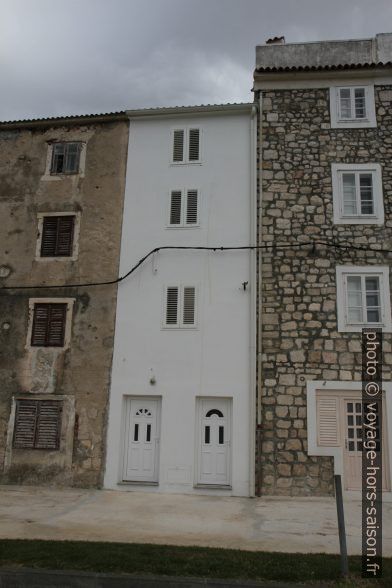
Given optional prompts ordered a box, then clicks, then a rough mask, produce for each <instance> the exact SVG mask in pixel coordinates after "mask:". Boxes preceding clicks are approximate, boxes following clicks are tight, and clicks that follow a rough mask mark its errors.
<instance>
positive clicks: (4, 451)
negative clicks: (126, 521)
mask: <svg viewBox="0 0 392 588" xmlns="http://www.w3.org/2000/svg"><path fill="white" fill-rule="evenodd" d="M49 124H50V123H49ZM52 141H82V142H84V143H85V145H86V160H85V169H84V173H83V174H76V175H70V176H53V177H51V178H50V177H47V174H46V175H45V169H46V161H47V154H48V146H49V144H50V142H52ZM127 145H128V122H127V120H126V119H125V118H124V117H123V120H116V121H112V122H110V121H105V122H102V123H94V122H91V123H89V124H87V123H81V124H75V123H74V124H71V123H69V124H64V126H53V127H49V125H47V126H46V127H45V126H38V127H36V128H24V127H23V125H21V126H20V127H16V128H13V129H11V130H10V129H7V130H4V129H3V127H2V126H1V125H0V218H1V220H2V222H1V226H0V255H1V260H0V265H1V266H2V271H1V273H0V349H1V352H0V384H1V396H0V472H1V477H0V479H1V481H2V482H6V483H29V484H35V483H38V484H50V483H56V484H71V485H77V486H85V487H88V486H97V485H99V484H100V483H101V478H102V466H103V463H104V461H103V457H104V455H103V454H104V441H105V433H106V417H107V415H106V409H107V402H108V393H109V383H110V370H111V362H112V347H113V336H114V320H115V309H116V296H117V286H116V285H112V286H93V287H78V288H75V287H71V286H68V287H67V285H71V284H83V283H90V282H100V281H106V280H112V279H115V278H116V277H117V275H118V263H119V248H120V236H121V222H122V209H123V198H124V184H125V167H126V154H127ZM43 212H44V213H48V212H77V213H79V214H80V235H79V255H78V258H77V259H76V260H75V261H73V260H71V259H50V260H49V259H45V260H42V259H36V257H35V256H36V243H37V226H38V225H37V223H38V220H37V214H38V213H43ZM50 284H60V285H64V287H61V288H56V289H50V288H41V289H37V288H35V287H34V286H36V285H50ZM1 286H30V288H28V289H20V290H17V289H11V290H2V289H1ZM31 298H50V299H53V301H55V299H56V298H74V299H75V302H74V305H73V313H72V325H71V338H70V345H69V347H68V348H67V349H59V351H58V354H54V355H56V357H55V363H53V362H52V363H51V352H53V351H56V350H53V349H50V350H49V349H48V352H47V353H40V352H42V351H45V348H43V349H39V348H30V349H29V344H28V343H29V342H28V341H27V329H28V324H29V299H31ZM37 349H38V350H39V353H38V354H37V353H36V355H34V353H35V352H36V351H37ZM52 355H53V353H52ZM33 356H34V357H33ZM41 356H42V357H41ZM43 356H44V357H43ZM42 394H45V395H46V396H45V397H46V398H51V397H55V396H58V397H62V398H64V399H65V400H66V402H65V404H66V410H65V411H64V412H66V413H67V414H66V418H67V425H65V424H64V423H63V430H64V435H65V436H66V438H64V443H63V445H64V447H63V450H62V451H51V450H37V449H35V450H26V449H14V448H13V447H12V438H11V439H10V433H9V431H10V425H12V418H11V419H10V411H11V406H12V399H13V398H14V399H15V398H18V397H21V396H23V397H24V398H26V395H27V397H28V396H29V395H30V397H31V398H38V397H39V398H41V397H42ZM38 395H39V396H38ZM64 418H65V417H64ZM70 424H72V428H73V430H71V431H69V427H70ZM65 429H67V431H68V432H67V431H65ZM7 436H8V439H7ZM4 466H5V469H4Z"/></svg>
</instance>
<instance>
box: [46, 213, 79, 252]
mask: <svg viewBox="0 0 392 588" xmlns="http://www.w3.org/2000/svg"><path fill="white" fill-rule="evenodd" d="M74 225H75V215H69V216H44V217H43V224H42V236H41V257H71V256H72V252H73V237H74Z"/></svg>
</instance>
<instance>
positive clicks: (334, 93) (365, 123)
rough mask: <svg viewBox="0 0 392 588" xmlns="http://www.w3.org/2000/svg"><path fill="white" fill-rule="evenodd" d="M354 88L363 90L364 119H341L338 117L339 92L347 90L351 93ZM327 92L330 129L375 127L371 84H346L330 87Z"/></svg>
mask: <svg viewBox="0 0 392 588" xmlns="http://www.w3.org/2000/svg"><path fill="white" fill-rule="evenodd" d="M355 88H363V89H364V90H365V105H366V118H350V119H347V118H342V117H341V116H340V90H345V89H349V90H350V91H353V90H354V89H355ZM329 90H330V94H329V95H330V100H329V103H330V114H331V128H333V129H338V128H346V129H347V128H349V129H363V128H367V127H376V126H377V120H376V109H375V103H374V85H373V84H348V85H345V86H332V87H330V89H329Z"/></svg>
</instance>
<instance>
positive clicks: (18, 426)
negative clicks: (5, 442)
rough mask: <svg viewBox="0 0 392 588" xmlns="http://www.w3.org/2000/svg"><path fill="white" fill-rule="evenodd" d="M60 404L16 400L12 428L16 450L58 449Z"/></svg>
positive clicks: (46, 401) (56, 402) (53, 401)
mask: <svg viewBox="0 0 392 588" xmlns="http://www.w3.org/2000/svg"><path fill="white" fill-rule="evenodd" d="M61 415H62V403H61V402H59V401H56V400H17V401H16V414H15V426H14V442H13V446H14V447H15V448H16V449H58V448H59V446H60V434H61Z"/></svg>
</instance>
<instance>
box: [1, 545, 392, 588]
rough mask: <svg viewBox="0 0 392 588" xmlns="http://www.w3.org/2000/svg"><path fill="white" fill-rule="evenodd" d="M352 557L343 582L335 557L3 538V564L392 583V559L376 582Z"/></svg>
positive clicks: (354, 583) (356, 583)
mask: <svg viewBox="0 0 392 588" xmlns="http://www.w3.org/2000/svg"><path fill="white" fill-rule="evenodd" d="M349 559H350V562H349V565H350V573H351V578H350V580H348V581H347V580H346V581H345V582H342V581H341V580H340V579H339V556H337V555H327V554H313V553H312V554H302V553H301V554H300V553H295V554H292V553H278V552H273V553H268V552H253V551H241V550H236V549H216V548H209V547H177V546H172V545H150V544H139V543H100V542H95V541H94V542H89V541H41V540H29V539H5V540H0V566H2V567H7V568H11V567H21V566H23V567H26V568H37V569H39V568H41V569H42V568H44V569H51V570H83V571H92V572H107V573H128V574H140V575H146V574H156V575H167V576H193V577H205V578H228V579H229V578H230V579H248V580H276V581H281V582H309V583H311V582H313V583H314V582H322V583H329V584H331V585H338V586H340V587H343V586H347V587H349V586H353V587H354V586H355V587H357V586H358V587H367V586H369V587H370V586H372V587H373V588H374V587H375V586H377V587H378V586H388V587H390V586H392V558H386V559H385V560H384V564H383V565H384V568H383V576H384V577H383V578H382V579H380V580H378V581H375V580H373V579H372V580H369V581H364V580H362V579H361V558H360V557H359V556H351V557H350V558H349Z"/></svg>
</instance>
